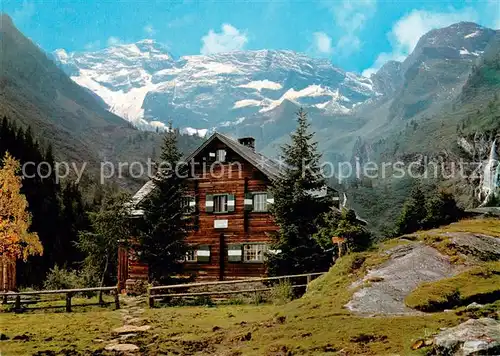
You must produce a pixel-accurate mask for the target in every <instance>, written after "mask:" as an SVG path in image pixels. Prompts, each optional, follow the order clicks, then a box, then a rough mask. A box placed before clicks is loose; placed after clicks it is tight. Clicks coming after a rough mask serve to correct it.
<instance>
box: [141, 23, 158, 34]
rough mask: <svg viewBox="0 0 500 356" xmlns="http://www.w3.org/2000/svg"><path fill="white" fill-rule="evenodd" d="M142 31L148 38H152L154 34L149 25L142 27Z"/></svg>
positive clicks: (151, 26) (153, 29)
mask: <svg viewBox="0 0 500 356" xmlns="http://www.w3.org/2000/svg"><path fill="white" fill-rule="evenodd" d="M143 30H144V32H145V33H146V34H147V35H148V36H153V35H154V34H155V33H156V30H155V28H154V27H153V25H151V24H149V25H146V26H144V28H143Z"/></svg>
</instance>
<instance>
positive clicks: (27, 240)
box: [0, 153, 43, 261]
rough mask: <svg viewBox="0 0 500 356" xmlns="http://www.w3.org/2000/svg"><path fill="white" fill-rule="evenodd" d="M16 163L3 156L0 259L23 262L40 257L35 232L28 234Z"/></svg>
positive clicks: (0, 191) (39, 243)
mask: <svg viewBox="0 0 500 356" xmlns="http://www.w3.org/2000/svg"><path fill="white" fill-rule="evenodd" d="M19 168H20V166H19V162H18V161H16V160H15V159H14V158H12V156H11V155H10V154H9V153H6V154H5V157H4V159H3V165H2V168H0V257H6V258H8V259H14V260H15V259H22V260H24V261H26V260H27V258H28V256H31V255H41V254H42V253H43V247H42V244H41V242H40V240H39V239H38V235H37V234H36V233H35V232H30V231H29V228H30V225H31V215H30V213H29V212H28V210H27V208H28V202H27V200H26V197H25V196H24V195H23V194H21V193H20V191H21V187H22V183H21V177H20V176H18V175H17V174H18V172H19Z"/></svg>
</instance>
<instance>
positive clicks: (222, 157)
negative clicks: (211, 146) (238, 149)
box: [215, 149, 226, 162]
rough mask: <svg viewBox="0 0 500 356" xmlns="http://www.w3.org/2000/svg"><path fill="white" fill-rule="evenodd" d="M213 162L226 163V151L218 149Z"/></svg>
mask: <svg viewBox="0 0 500 356" xmlns="http://www.w3.org/2000/svg"><path fill="white" fill-rule="evenodd" d="M215 160H216V161H217V162H226V150H222V149H219V150H217V151H216V152H215Z"/></svg>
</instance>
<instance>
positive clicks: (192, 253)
mask: <svg viewBox="0 0 500 356" xmlns="http://www.w3.org/2000/svg"><path fill="white" fill-rule="evenodd" d="M184 261H185V262H197V261H198V256H197V254H196V250H189V251H188V252H186V257H185V259H184Z"/></svg>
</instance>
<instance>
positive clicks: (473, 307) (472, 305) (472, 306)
mask: <svg viewBox="0 0 500 356" xmlns="http://www.w3.org/2000/svg"><path fill="white" fill-rule="evenodd" d="M483 307H484V305H482V304H479V303H476V302H473V303H470V304H469V305H467V307H465V309H466V310H476V309H481V308H483Z"/></svg>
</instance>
